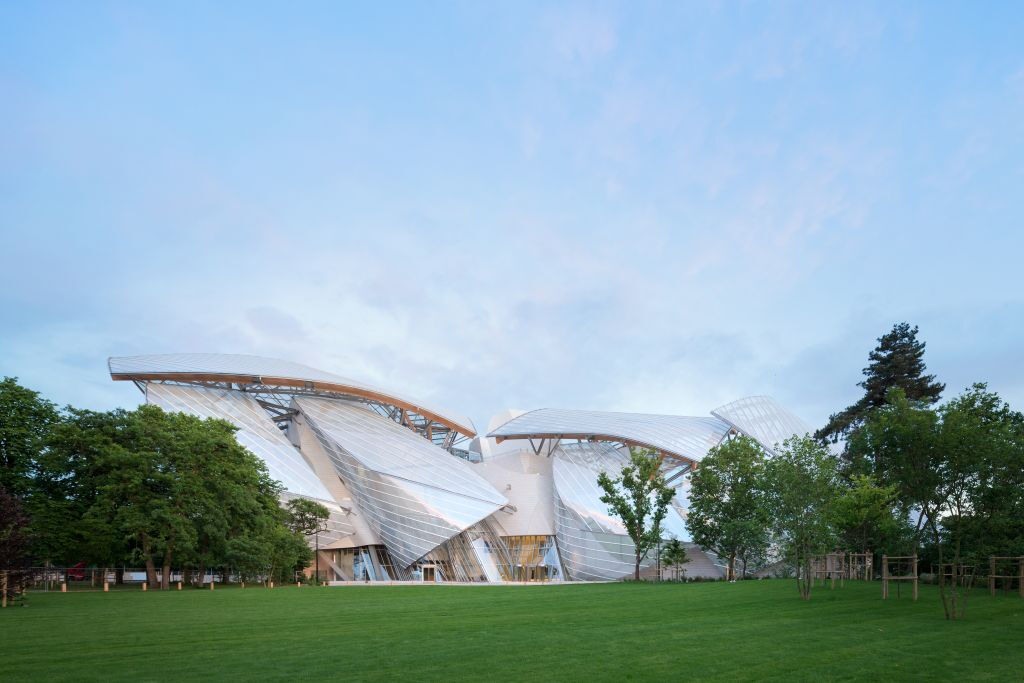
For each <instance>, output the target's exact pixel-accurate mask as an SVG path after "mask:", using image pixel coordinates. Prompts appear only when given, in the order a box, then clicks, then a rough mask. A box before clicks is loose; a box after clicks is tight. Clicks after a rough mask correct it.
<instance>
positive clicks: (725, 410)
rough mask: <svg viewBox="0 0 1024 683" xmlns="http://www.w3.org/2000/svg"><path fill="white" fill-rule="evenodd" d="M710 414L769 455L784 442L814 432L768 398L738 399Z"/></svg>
mask: <svg viewBox="0 0 1024 683" xmlns="http://www.w3.org/2000/svg"><path fill="white" fill-rule="evenodd" d="M711 414H712V415H714V416H716V417H718V418H720V419H722V420H724V421H725V422H727V423H729V426H731V427H732V428H733V429H735V430H736V431H738V432H740V433H741V434H745V435H747V436H749V437H750V438H751V439H754V440H755V441H757V442H758V443H760V444H761V445H762V446H764V447H765V448H766V449H767V450H768V452H770V453H774V452H775V451H776V450H777V448H778V447H779V446H780V445H781V444H782V442H783V441H785V440H786V439H788V438H790V437H792V436H803V435H804V434H808V433H810V432H811V431H813V430H812V429H811V427H810V426H809V425H808V424H807V423H806V422H804V421H803V420H801V419H800V418H799V417H797V416H796V415H794V414H793V413H791V412H789V411H788V410H786V409H785V408H783V407H782V406H781V405H779V403H778V401H776V400H775V399H773V398H772V397H771V396H748V397H747V398H741V399H739V400H738V401H733V402H732V403H727V404H725V405H724V406H722V407H720V408H715V409H714V410H712V411H711Z"/></svg>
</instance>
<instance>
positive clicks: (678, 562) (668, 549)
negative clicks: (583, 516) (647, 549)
mask: <svg viewBox="0 0 1024 683" xmlns="http://www.w3.org/2000/svg"><path fill="white" fill-rule="evenodd" d="M689 561H690V556H689V554H688V553H687V552H686V546H685V545H684V544H683V542H682V541H680V540H679V539H678V538H673V539H671V540H669V541H668V542H667V543H665V545H663V546H662V548H661V563H662V564H663V565H665V566H666V567H671V568H672V571H673V575H674V578H675V579H676V580H678V579H679V573H680V571H681V567H682V565H684V564H687V563H688V562H689Z"/></svg>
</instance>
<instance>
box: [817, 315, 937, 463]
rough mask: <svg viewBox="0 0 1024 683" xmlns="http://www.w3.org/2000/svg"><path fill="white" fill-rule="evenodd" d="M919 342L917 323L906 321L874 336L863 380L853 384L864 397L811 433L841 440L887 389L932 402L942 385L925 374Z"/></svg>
mask: <svg viewBox="0 0 1024 683" xmlns="http://www.w3.org/2000/svg"><path fill="white" fill-rule="evenodd" d="M924 347H925V343H924V342H923V341H918V339H917V326H916V325H915V326H914V327H911V326H910V324H909V323H899V324H897V325H893V328H892V330H891V331H890V332H889V333H887V334H885V335H882V336H881V337H879V338H878V346H876V347H875V350H874V351H872V352H871V353H870V354H869V355H868V360H869V361H870V362H869V364H868V366H867V367H866V368H864V370H863V373H864V377H865V379H864V381H863V382H859V383H858V384H857V386H859V387H861V388H862V389H864V396H862V397H861V399H860V400H859V401H857V402H856V403H854V404H853V405H852V406H850V407H848V408H847V409H846V410H843V411H841V412H838V413H835V414H834V415H832V416H831V417H829V419H828V424H826V425H825V426H824V427H822V428H821V429H819V430H818V431H817V432H815V434H814V436H815V438H816V439H818V440H819V441H821V442H822V443H826V442H829V441H831V442H832V443H836V442H837V441H839V440H840V439H845V438H847V437H849V435H850V434H851V433H852V432H853V431H855V430H856V429H857V428H858V427H860V425H862V424H863V423H864V420H865V419H866V418H867V416H868V414H870V413H871V411H872V410H874V409H875V408H877V407H879V406H881V405H884V404H885V396H886V394H887V393H888V391H889V389H891V388H893V387H899V388H901V389H903V391H904V393H905V394H906V396H907V398H908V399H910V400H911V401H919V402H922V403H925V404H929V405H930V404H932V403H935V402H936V401H937V400H939V395H940V394H942V390H943V389H945V388H946V385H945V384H942V383H941V382H936V381H935V375H926V374H924V373H925V370H926V367H925V364H924Z"/></svg>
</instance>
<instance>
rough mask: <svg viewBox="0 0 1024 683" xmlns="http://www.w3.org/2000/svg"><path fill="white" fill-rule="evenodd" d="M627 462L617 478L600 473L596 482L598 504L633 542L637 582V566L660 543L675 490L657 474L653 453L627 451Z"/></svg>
mask: <svg viewBox="0 0 1024 683" xmlns="http://www.w3.org/2000/svg"><path fill="white" fill-rule="evenodd" d="M629 459H630V462H629V464H627V465H625V466H624V467H623V468H622V471H621V472H620V473H619V476H618V477H616V478H614V479H613V478H611V477H609V476H608V475H607V473H605V472H601V473H600V475H598V478H597V483H598V486H600V487H601V489H602V490H603V491H604V495H602V496H601V502H602V503H605V504H606V505H608V508H609V512H610V513H611V514H613V515H615V516H616V517H618V518H619V519H621V520H622V523H623V525H624V526H625V527H626V533H627V534H629V538H630V539H631V540H632V541H633V546H634V547H635V550H636V558H635V560H636V561H635V565H634V574H633V578H634V579H636V580H638V581H639V580H640V563H641V562H643V560H644V558H645V557H647V553H648V552H650V550H651V548H653V547H654V546H656V545H657V544H658V542H659V541H660V540H661V523H662V522H663V521H664V519H665V514H666V513H667V512H668V505H669V503H670V502H671V501H672V497H673V495H675V491H674V490H673V489H672V488H670V487H669V486H667V485H666V484H665V476H664V475H663V474H662V473H661V471H660V470H661V460H660V458H658V457H656V456H655V455H654V452H653V451H650V450H640V449H633V448H630V449H629Z"/></svg>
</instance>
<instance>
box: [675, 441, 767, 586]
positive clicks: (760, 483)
mask: <svg viewBox="0 0 1024 683" xmlns="http://www.w3.org/2000/svg"><path fill="white" fill-rule="evenodd" d="M767 485H768V482H767V478H766V468H765V454H764V451H763V450H762V449H761V447H760V446H759V445H758V444H757V442H756V441H754V440H753V439H750V438H747V437H745V436H738V437H736V438H734V439H730V440H728V441H726V442H724V443H722V444H720V445H719V446H716V447H715V448H713V449H711V451H710V452H709V453H708V455H707V456H706V457H705V458H704V459H703V460H702V461H701V463H700V467H698V468H697V469H696V470H695V471H694V472H693V473H692V474H691V475H690V507H689V509H688V510H687V519H686V526H687V528H688V529H689V530H690V534H691V535H692V536H693V542H694V543H696V544H697V545H699V546H701V547H702V548H709V549H711V550H713V551H715V552H716V553H717V554H718V555H720V556H721V557H724V558H727V559H728V563H729V564H728V575H727V578H728V579H729V580H733V579H735V578H736V569H735V567H736V559H737V558H739V559H741V560H742V561H743V569H744V573H745V572H746V566H747V560H748V559H749V557H750V556H751V555H753V554H759V553H761V552H762V551H763V549H764V548H766V547H767V546H768V541H769V527H770V524H771V510H770V509H769V506H768V493H767Z"/></svg>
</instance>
